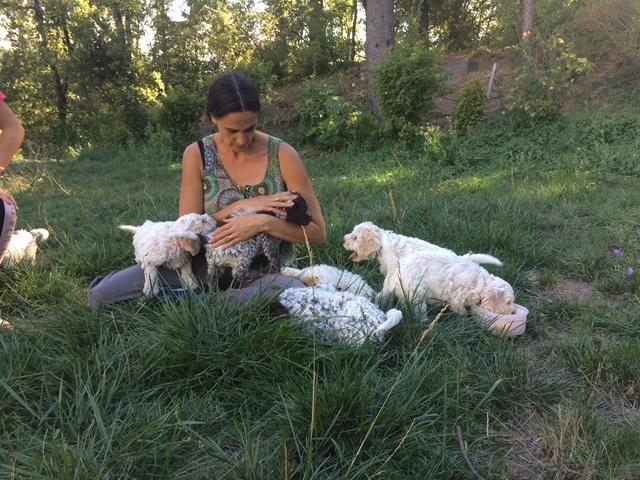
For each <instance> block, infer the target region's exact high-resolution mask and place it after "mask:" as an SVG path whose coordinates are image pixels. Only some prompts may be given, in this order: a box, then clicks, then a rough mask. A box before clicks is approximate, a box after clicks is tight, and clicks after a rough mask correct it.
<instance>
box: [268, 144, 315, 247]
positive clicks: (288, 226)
mask: <svg viewBox="0 0 640 480" xmlns="http://www.w3.org/2000/svg"><path fill="white" fill-rule="evenodd" d="M279 154H280V171H281V172H282V177H283V178H284V181H285V183H286V184H287V188H288V189H289V191H290V192H296V193H298V194H300V195H302V196H303V197H304V199H305V200H306V201H307V208H308V211H309V214H310V215H311V218H312V220H311V222H310V223H309V224H308V225H307V226H305V231H306V234H307V238H308V239H309V242H310V243H311V244H313V245H320V244H323V243H324V242H325V241H326V240H327V230H326V227H325V224H324V217H323V216H322V209H321V208H320V202H318V197H316V193H315V191H314V190H313V185H311V180H310V179H309V175H308V174H307V170H306V168H305V167H304V164H303V163H302V159H301V158H300V155H299V154H298V152H297V151H296V150H295V149H294V148H293V147H292V146H291V145H289V144H287V143H282V144H281V145H280V151H279ZM266 220H267V222H266V225H265V228H264V232H266V233H269V234H271V235H273V236H274V237H278V238H281V239H283V240H288V241H290V242H295V243H304V242H305V235H304V232H303V231H302V229H301V228H300V226H299V225H296V224H294V223H291V222H287V221H285V220H283V219H281V218H276V217H271V216H269V218H267V219H266Z"/></svg>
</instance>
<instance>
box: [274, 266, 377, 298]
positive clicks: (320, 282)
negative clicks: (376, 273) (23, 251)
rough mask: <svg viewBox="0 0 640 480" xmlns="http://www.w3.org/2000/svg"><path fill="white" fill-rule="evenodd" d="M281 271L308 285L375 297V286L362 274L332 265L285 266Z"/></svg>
mask: <svg viewBox="0 0 640 480" xmlns="http://www.w3.org/2000/svg"><path fill="white" fill-rule="evenodd" d="M281 273H282V274H283V275H289V276H291V277H297V278H299V279H300V281H301V282H302V283H304V284H305V285H306V286H308V287H321V286H325V285H329V286H332V287H334V288H335V289H336V290H339V291H341V292H351V293H354V294H356V295H362V296H363V297H366V298H369V299H373V298H374V297H375V292H374V291H373V288H371V286H369V284H368V283H367V282H366V281H365V280H364V279H363V278H362V277H361V276H360V275H358V274H356V273H353V272H350V271H348V270H340V269H339V268H337V267H333V266H331V265H311V266H310V267H306V268H302V269H297V268H291V267H285V268H283V269H282V272H281Z"/></svg>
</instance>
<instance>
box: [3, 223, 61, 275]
mask: <svg viewBox="0 0 640 480" xmlns="http://www.w3.org/2000/svg"><path fill="white" fill-rule="evenodd" d="M47 238H49V230H47V229H46V228H34V229H33V230H16V231H15V232H13V234H12V235H11V241H10V242H9V246H8V247H7V250H6V252H5V254H4V257H3V258H2V268H6V269H13V268H16V267H17V266H18V264H20V263H34V262H35V261H36V253H37V251H38V242H41V241H45V240H47Z"/></svg>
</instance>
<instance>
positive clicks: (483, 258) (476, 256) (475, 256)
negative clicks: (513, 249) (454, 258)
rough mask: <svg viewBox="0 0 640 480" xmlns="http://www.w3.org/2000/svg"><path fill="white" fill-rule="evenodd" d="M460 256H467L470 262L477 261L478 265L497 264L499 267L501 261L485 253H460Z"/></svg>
mask: <svg viewBox="0 0 640 480" xmlns="http://www.w3.org/2000/svg"><path fill="white" fill-rule="evenodd" d="M462 258H468V259H469V260H471V261H472V262H475V263H478V264H480V265H482V264H483V263H484V264H489V265H498V266H499V267H501V266H502V265H503V263H502V262H501V261H500V260H498V259H497V258H496V257H494V256H491V255H487V254H486V253H467V254H466V255H462Z"/></svg>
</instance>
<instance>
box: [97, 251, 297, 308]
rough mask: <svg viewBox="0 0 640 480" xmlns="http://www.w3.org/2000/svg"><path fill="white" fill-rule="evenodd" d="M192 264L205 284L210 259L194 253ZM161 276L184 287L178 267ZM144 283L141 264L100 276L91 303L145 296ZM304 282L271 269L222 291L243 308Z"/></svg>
mask: <svg viewBox="0 0 640 480" xmlns="http://www.w3.org/2000/svg"><path fill="white" fill-rule="evenodd" d="M191 265H192V268H193V273H194V274H195V275H196V277H198V279H199V280H200V281H201V282H203V284H204V283H205V280H206V277H207V262H206V260H205V256H204V252H201V253H200V254H199V255H197V256H195V257H193V260H192V262H191ZM160 278H161V279H162V282H163V285H162V287H163V289H164V290H165V291H166V289H169V290H171V289H176V288H180V287H182V284H181V283H180V277H179V276H178V274H177V273H176V271H175V270H169V269H166V268H161V269H160ZM143 286H144V272H143V271H142V268H140V266H139V265H134V266H132V267H129V268H125V269H124V270H118V271H115V272H111V273H110V274H108V275H106V276H104V277H98V278H96V279H95V280H94V281H93V282H91V284H90V285H89V307H91V310H93V311H94V312H96V311H98V310H99V309H100V308H102V307H103V306H104V305H105V304H108V303H118V302H123V301H126V300H133V299H136V298H140V297H142V296H143V293H142V287H143ZM304 286H305V285H304V284H303V283H302V282H300V280H298V279H297V278H294V277H289V276H286V275H282V274H280V273H269V274H266V275H264V276H262V277H260V278H258V279H257V280H253V281H251V282H248V283H245V284H243V285H242V287H241V288H229V289H228V290H224V291H222V292H220V294H221V295H223V296H225V297H226V298H225V300H226V301H227V302H228V304H229V306H230V307H231V308H234V309H240V308H242V306H243V305H246V304H247V303H250V302H252V301H254V300H256V299H258V298H269V299H271V298H275V297H276V296H277V295H278V294H279V293H280V292H281V291H282V290H284V289H286V288H302V287H304Z"/></svg>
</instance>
